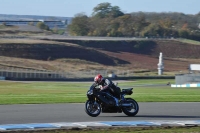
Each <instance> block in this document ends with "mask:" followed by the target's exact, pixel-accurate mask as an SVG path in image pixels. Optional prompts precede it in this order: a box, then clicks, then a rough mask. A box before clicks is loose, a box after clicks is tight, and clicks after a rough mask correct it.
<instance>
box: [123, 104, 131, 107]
mask: <svg viewBox="0 0 200 133" xmlns="http://www.w3.org/2000/svg"><path fill="white" fill-rule="evenodd" d="M132 106H133V105H132V104H131V103H123V104H122V107H132Z"/></svg>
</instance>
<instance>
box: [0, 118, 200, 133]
mask: <svg viewBox="0 0 200 133" xmlns="http://www.w3.org/2000/svg"><path fill="white" fill-rule="evenodd" d="M187 125H190V126H191V125H194V126H200V120H194V121H192V120H190V121H159V120H158V121H101V122H58V123H31V124H5V125H0V131H11V130H35V129H37V130H38V129H59V128H74V127H75V128H87V127H112V126H114V127H117V126H119V127H121V126H123V127H125V126H129V127H130V126H133V127H139V126H158V127H159V126H187Z"/></svg>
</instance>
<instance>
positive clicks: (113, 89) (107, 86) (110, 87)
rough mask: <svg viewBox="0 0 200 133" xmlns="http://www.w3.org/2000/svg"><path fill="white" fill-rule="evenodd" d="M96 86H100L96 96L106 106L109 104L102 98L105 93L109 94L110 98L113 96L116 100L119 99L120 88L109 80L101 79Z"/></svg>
mask: <svg viewBox="0 0 200 133" xmlns="http://www.w3.org/2000/svg"><path fill="white" fill-rule="evenodd" d="M98 85H101V86H102V89H101V91H100V92H99V94H98V97H99V99H101V101H103V102H104V103H106V104H108V105H109V104H110V103H109V102H110V101H108V100H107V99H106V98H104V95H105V93H109V94H111V95H112V96H114V97H115V98H117V99H120V88H119V87H117V86H116V85H115V84H114V83H113V82H112V81H111V80H109V79H103V80H102V81H101V83H99V84H98Z"/></svg>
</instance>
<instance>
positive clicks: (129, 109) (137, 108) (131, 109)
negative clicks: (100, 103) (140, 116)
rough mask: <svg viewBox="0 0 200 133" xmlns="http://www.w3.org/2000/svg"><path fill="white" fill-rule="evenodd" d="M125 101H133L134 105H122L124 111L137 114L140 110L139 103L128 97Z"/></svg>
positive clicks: (131, 114) (127, 113) (128, 113)
mask: <svg viewBox="0 0 200 133" xmlns="http://www.w3.org/2000/svg"><path fill="white" fill-rule="evenodd" d="M125 103H131V104H132V107H122V111H123V112H124V114H126V115H128V116H135V115H136V114H137V113H138V111H139V105H138V103H137V102H136V101H135V100H134V99H132V98H126V101H125ZM132 111H133V112H132Z"/></svg>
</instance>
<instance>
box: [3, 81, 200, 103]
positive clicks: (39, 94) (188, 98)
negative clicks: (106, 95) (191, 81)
mask: <svg viewBox="0 0 200 133" xmlns="http://www.w3.org/2000/svg"><path fill="white" fill-rule="evenodd" d="M167 82H171V83H172V82H173V80H166V79H160V80H158V79H157V80H150V79H149V80H135V81H129V82H119V87H121V88H129V87H133V88H134V90H133V92H134V93H133V94H132V95H131V96H127V97H132V98H134V99H135V100H136V101H138V102H200V89H199V88H171V87H170V86H167V85H166V83H167ZM91 84H92V82H91V83H89V82H82V83H80V82H71V83H70V82H10V81H1V82H0V104H34V103H35V104H36V103H39V104H47V103H83V102H85V101H86V99H87V97H86V92H87V90H88V88H89V87H90V85H91Z"/></svg>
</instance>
